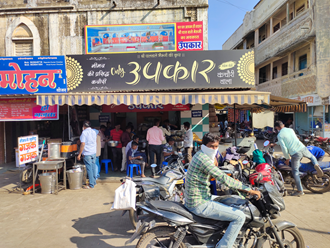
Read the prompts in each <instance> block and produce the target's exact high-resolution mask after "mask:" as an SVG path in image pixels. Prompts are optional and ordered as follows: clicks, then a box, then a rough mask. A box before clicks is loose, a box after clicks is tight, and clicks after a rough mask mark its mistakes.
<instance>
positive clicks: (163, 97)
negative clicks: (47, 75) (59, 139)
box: [36, 91, 270, 106]
mask: <svg viewBox="0 0 330 248" xmlns="http://www.w3.org/2000/svg"><path fill="white" fill-rule="evenodd" d="M36 97H37V105H41V106H44V105H55V104H58V105H65V104H67V105H69V106H73V105H84V104H85V105H103V104H105V105H110V104H115V105H119V104H125V105H131V104H150V103H153V104H164V105H165V104H173V105H175V104H178V103H181V104H206V103H209V104H215V103H219V104H226V105H233V104H239V105H253V104H266V105H268V104H270V92H260V91H224V92H147V93H145V92H143V93H140V92H132V93H67V94H59V95H54V94H53V95H36Z"/></svg>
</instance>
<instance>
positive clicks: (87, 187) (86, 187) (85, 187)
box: [83, 185, 94, 189]
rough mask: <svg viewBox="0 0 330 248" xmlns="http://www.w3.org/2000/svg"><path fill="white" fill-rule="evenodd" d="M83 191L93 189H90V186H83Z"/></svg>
mask: <svg viewBox="0 0 330 248" xmlns="http://www.w3.org/2000/svg"><path fill="white" fill-rule="evenodd" d="M83 189H94V188H92V187H90V186H88V185H84V186H83Z"/></svg>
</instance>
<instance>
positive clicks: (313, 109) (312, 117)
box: [312, 107, 314, 133]
mask: <svg viewBox="0 0 330 248" xmlns="http://www.w3.org/2000/svg"><path fill="white" fill-rule="evenodd" d="M313 132H314V107H312V133H313Z"/></svg>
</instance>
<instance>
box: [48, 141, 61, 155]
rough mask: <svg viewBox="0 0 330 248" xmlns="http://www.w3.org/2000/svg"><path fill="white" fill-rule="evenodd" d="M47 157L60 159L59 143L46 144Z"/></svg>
mask: <svg viewBox="0 0 330 248" xmlns="http://www.w3.org/2000/svg"><path fill="white" fill-rule="evenodd" d="M48 157H49V158H60V157H61V143H49V144H48Z"/></svg>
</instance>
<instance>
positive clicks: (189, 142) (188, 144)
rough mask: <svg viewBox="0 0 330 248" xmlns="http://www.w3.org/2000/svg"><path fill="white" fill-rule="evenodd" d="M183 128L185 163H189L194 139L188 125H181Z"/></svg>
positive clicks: (187, 123) (186, 123)
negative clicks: (184, 131)
mask: <svg viewBox="0 0 330 248" xmlns="http://www.w3.org/2000/svg"><path fill="white" fill-rule="evenodd" d="M183 128H184V129H185V130H186V134H185V136H184V149H185V152H186V162H187V163H190V162H191V159H192V150H193V147H194V137H193V133H192V130H191V129H190V123H189V122H185V123H183Z"/></svg>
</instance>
